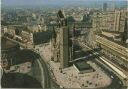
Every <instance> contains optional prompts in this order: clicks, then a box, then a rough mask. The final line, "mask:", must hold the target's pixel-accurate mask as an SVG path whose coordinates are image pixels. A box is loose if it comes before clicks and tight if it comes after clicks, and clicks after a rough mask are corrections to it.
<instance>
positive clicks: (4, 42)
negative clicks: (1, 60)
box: [1, 37, 18, 50]
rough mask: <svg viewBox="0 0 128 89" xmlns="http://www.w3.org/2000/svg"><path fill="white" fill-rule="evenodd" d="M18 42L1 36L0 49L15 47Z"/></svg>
mask: <svg viewBox="0 0 128 89" xmlns="http://www.w3.org/2000/svg"><path fill="white" fill-rule="evenodd" d="M17 45H18V44H16V43H14V42H12V41H10V40H7V39H6V38H4V37H2V38H1V50H8V49H10V48H13V47H16V46H17Z"/></svg>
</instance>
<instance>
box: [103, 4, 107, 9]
mask: <svg viewBox="0 0 128 89" xmlns="http://www.w3.org/2000/svg"><path fill="white" fill-rule="evenodd" d="M107 8H108V5H107V3H104V4H103V11H107Z"/></svg>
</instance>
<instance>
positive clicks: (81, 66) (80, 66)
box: [74, 61, 92, 71]
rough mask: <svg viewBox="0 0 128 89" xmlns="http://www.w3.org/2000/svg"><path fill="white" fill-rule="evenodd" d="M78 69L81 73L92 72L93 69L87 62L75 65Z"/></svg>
mask: <svg viewBox="0 0 128 89" xmlns="http://www.w3.org/2000/svg"><path fill="white" fill-rule="evenodd" d="M74 65H75V66H76V68H78V70H79V71H84V70H90V69H92V67H91V66H90V65H89V64H87V63H86V62H85V61H77V62H75V63H74Z"/></svg>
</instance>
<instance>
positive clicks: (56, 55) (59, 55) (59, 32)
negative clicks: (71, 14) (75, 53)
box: [52, 10, 70, 69]
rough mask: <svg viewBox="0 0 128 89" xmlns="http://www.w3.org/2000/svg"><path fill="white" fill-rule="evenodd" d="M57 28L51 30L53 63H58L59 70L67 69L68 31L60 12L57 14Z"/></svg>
mask: <svg viewBox="0 0 128 89" xmlns="http://www.w3.org/2000/svg"><path fill="white" fill-rule="evenodd" d="M57 16H58V25H59V26H58V28H56V29H53V30H54V31H53V39H52V44H53V48H52V51H53V61H56V62H58V61H59V62H60V68H62V69H63V68H66V67H68V63H69V57H70V55H69V33H68V32H69V31H68V27H67V23H66V19H65V15H64V14H63V12H62V11H61V10H60V11H59V12H58V15H57Z"/></svg>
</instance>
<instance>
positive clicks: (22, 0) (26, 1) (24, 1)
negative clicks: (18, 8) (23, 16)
mask: <svg viewBox="0 0 128 89" xmlns="http://www.w3.org/2000/svg"><path fill="white" fill-rule="evenodd" d="M83 1H96V0H2V5H5V6H10V5H12V6H13V5H42V4H52V3H54V4H59V3H67V4H68V3H70V2H83ZM97 1H99V0H97ZM101 1H112V0H101ZM114 1H122V0H114ZM125 1H128V0H125Z"/></svg>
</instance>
